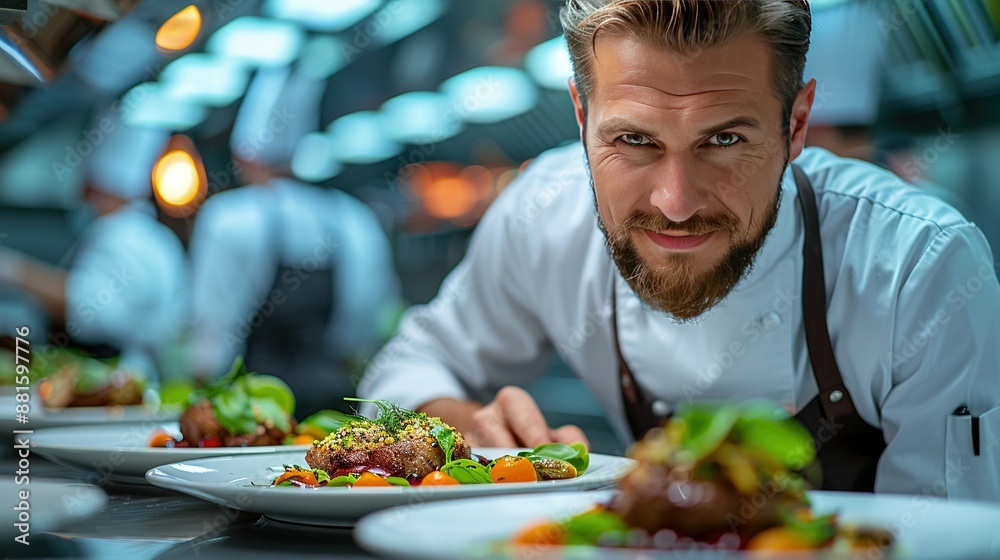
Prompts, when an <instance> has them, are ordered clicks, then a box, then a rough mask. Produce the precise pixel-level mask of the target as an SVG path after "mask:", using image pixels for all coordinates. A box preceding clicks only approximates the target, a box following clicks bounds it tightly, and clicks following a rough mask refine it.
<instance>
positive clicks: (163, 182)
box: [153, 135, 208, 217]
mask: <svg viewBox="0 0 1000 560" xmlns="http://www.w3.org/2000/svg"><path fill="white" fill-rule="evenodd" d="M207 183H208V181H207V178H206V176H205V168H204V166H203V165H202V163H201V158H200V157H198V152H197V151H196V150H195V148H194V144H193V143H192V142H191V140H190V139H188V138H187V137H186V136H181V135H178V136H174V137H173V138H172V139H171V141H170V146H169V147H168V149H167V153H166V154H164V155H163V157H161V158H160V161H158V162H156V165H155V166H154V167H153V192H154V193H155V194H156V200H157V202H158V203H159V205H160V207H161V208H163V211H164V212H166V213H167V214H169V215H171V216H175V217H185V216H190V215H191V214H193V213H194V211H195V210H197V208H198V206H199V205H200V204H201V201H202V200H203V199H204V198H205V193H206V191H207V189H208V184H207Z"/></svg>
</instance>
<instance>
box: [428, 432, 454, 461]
mask: <svg viewBox="0 0 1000 560" xmlns="http://www.w3.org/2000/svg"><path fill="white" fill-rule="evenodd" d="M431 433H432V434H433V435H434V438H435V439H437V442H438V445H440V446H441V451H444V462H445V463H450V462H451V455H452V453H454V451H455V430H449V429H448V428H446V427H445V426H443V425H441V424H438V425H436V426H434V429H433V430H431Z"/></svg>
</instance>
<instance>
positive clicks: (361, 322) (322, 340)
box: [190, 68, 400, 415]
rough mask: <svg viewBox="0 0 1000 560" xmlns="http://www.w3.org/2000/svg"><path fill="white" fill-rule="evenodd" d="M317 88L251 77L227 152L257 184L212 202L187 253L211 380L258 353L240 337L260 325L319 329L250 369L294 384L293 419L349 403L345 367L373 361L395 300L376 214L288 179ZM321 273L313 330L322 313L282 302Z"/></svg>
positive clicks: (266, 74)
mask: <svg viewBox="0 0 1000 560" xmlns="http://www.w3.org/2000/svg"><path fill="white" fill-rule="evenodd" d="M324 87H325V84H324V82H323V81H317V80H314V79H312V78H310V77H308V76H307V75H306V73H305V72H302V71H299V70H295V71H293V70H292V69H290V68H264V69H261V70H260V71H259V72H258V74H257V75H256V76H255V77H254V80H253V82H252V83H251V85H250V88H249V90H248V92H247V95H246V97H245V98H244V100H243V103H242V105H241V107H240V111H239V115H238V117H237V121H236V124H235V126H234V128H233V133H232V137H231V142H230V145H231V149H232V151H233V155H234V161H236V163H237V164H241V165H242V166H243V167H244V168H245V169H246V170H249V169H250V168H255V169H257V170H258V171H259V170H260V169H263V170H265V171H266V174H265V177H264V178H263V180H259V179H258V180H259V182H258V183H256V184H249V185H245V186H241V187H238V188H235V189H231V190H227V191H224V192H221V193H219V194H217V195H214V196H212V197H210V198H209V200H208V201H207V202H206V203H205V205H204V206H203V207H202V208H201V210H200V212H199V214H198V217H197V220H196V223H195V228H194V232H193V234H192V239H191V244H190V249H191V256H192V263H193V269H194V284H193V286H194V296H193V297H194V306H193V315H194V329H193V341H192V343H193V345H194V346H193V348H194V352H193V359H194V368H195V372H196V373H197V374H199V375H201V376H213V375H219V374H221V373H224V372H225V371H226V370H227V369H228V367H229V366H230V364H231V363H232V360H233V358H234V357H235V356H236V355H242V354H244V353H249V355H250V356H254V351H255V350H259V348H256V349H255V348H253V347H251V348H247V347H246V345H247V338H248V335H249V334H250V333H251V331H253V330H255V327H257V326H259V324H260V323H264V322H267V321H278V320H279V319H280V318H281V317H282V316H284V319H285V320H291V322H290V323H286V324H289V325H290V327H289V328H292V329H294V328H296V326H297V325H298V326H301V325H303V324H307V322H308V321H313V323H314V324H316V325H317V326H318V329H319V331H320V332H319V333H318V336H317V340H316V345H314V346H318V347H312V346H310V347H308V348H302V347H295V348H291V347H290V348H285V349H284V350H281V349H272V350H268V352H269V353H270V354H272V355H271V356H267V357H265V358H261V359H259V360H258V362H259V363H265V364H269V367H271V368H273V369H275V370H274V371H267V372H265V373H271V374H274V375H278V376H281V377H283V378H285V379H286V381H288V382H289V383H290V384H291V385H292V387H293V389H295V390H296V393H297V394H296V397H297V399H298V400H299V402H300V406H299V410H300V412H301V411H303V406H301V405H304V407H305V410H311V409H313V408H316V407H322V408H335V407H338V406H342V405H343V404H344V403H343V401H342V400H341V397H343V396H346V395H348V394H353V392H354V388H353V383H350V382H349V380H348V379H347V372H346V371H345V368H344V363H346V362H349V361H352V360H354V361H359V362H360V361H363V360H365V359H367V358H368V357H369V356H370V355H371V353H373V352H374V350H375V349H376V348H377V345H378V344H380V343H381V342H382V340H383V338H384V336H385V333H384V332H383V331H384V327H380V322H383V323H384V319H385V316H386V314H387V313H390V314H391V310H393V309H398V305H399V297H400V296H399V280H398V277H397V275H396V272H395V270H394V268H393V262H392V255H391V250H390V245H389V241H388V239H387V237H386V234H385V232H384V230H383V228H382V225H381V223H380V222H379V220H378V218H377V216H376V215H375V213H374V212H373V211H372V210H371V209H370V208H369V207H368V206H366V205H365V204H364V203H363V202H361V201H359V200H358V199H356V198H354V197H352V196H350V195H348V194H346V193H344V192H341V191H337V190H335V189H326V188H319V187H317V186H314V185H309V184H305V183H302V182H300V181H297V180H295V179H292V178H290V174H289V165H290V161H291V157H292V153H293V151H294V148H295V146H296V143H297V142H298V141H299V140H300V139H301V138H302V137H303V136H304V135H305V134H307V133H309V132H312V131H314V130H316V128H317V127H318V125H319V109H320V101H321V98H322V95H323V92H324ZM326 271H329V272H330V273H332V279H331V280H332V281H330V282H327V284H326V285H327V286H328V287H327V288H326V289H327V291H328V292H329V294H324V295H325V296H327V298H326V299H328V300H329V303H331V304H332V305H326V306H325V309H326V311H325V313H327V316H324V317H320V318H319V321H318V322H316V321H315V319H316V317H311V315H315V314H316V313H319V312H323V311H321V309H322V308H323V306H321V305H319V304H318V303H317V305H316V307H315V309H314V308H311V307H310V308H301V303H296V304H291V303H288V301H290V300H292V299H294V298H296V297H299V296H301V293H297V292H300V291H301V290H303V289H305V288H303V286H304V285H305V284H306V283H309V282H312V281H313V280H314V279H315V277H317V276H318V275H320V274H321V273H325V272H326ZM317 299H324V298H317ZM258 313H259V315H258ZM289 314H298V317H288V315H289ZM255 322H256V323H258V324H255ZM274 334H275V335H277V334H280V333H274ZM311 334H312V333H311V332H306V333H303V336H309V335H311ZM253 340H254V339H251V341H253ZM299 342H301V341H299V340H291V341H290V343H291V344H298V343H299ZM276 354H284V355H276ZM257 357H258V358H260V355H259V352H258V355H257ZM248 361H249V360H248ZM249 365H250V366H251V367H253V366H254V364H253V363H250V364H249ZM277 369H280V370H281V371H277ZM306 379H308V380H309V382H308V383H307V382H306ZM310 383H311V386H310ZM306 401H309V402H308V403H307V402H306ZM300 415H301V414H300Z"/></svg>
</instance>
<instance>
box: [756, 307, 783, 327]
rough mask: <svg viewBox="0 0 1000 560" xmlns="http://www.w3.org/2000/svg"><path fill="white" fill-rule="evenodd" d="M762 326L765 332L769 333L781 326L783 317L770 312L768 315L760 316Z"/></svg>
mask: <svg viewBox="0 0 1000 560" xmlns="http://www.w3.org/2000/svg"><path fill="white" fill-rule="evenodd" d="M758 320H759V321H760V326H761V327H763V329H764V330H766V331H769V330H772V329H775V328H777V327H778V325H780V324H781V315H778V313H777V312H776V311H768V312H767V313H765V314H763V315H761V316H760V319H758Z"/></svg>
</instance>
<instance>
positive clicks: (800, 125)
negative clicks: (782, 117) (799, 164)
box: [788, 79, 816, 161]
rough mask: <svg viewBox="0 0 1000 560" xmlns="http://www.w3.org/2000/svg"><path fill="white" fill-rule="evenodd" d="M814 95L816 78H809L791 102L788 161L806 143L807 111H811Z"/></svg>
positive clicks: (796, 154) (797, 154)
mask: <svg viewBox="0 0 1000 560" xmlns="http://www.w3.org/2000/svg"><path fill="white" fill-rule="evenodd" d="M815 97H816V80H815V79H811V80H809V81H808V82H807V83H806V85H804V86H802V89H800V90H799V93H798V94H797V95H796V96H795V102H794V103H792V114H791V117H790V118H789V120H788V138H789V141H790V145H789V150H788V158H789V161H792V160H794V159H795V158H797V157H799V154H801V153H802V149H803V148H805V145H806V131H807V129H808V128H809V113H810V112H811V111H812V104H813V99H814V98H815Z"/></svg>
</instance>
